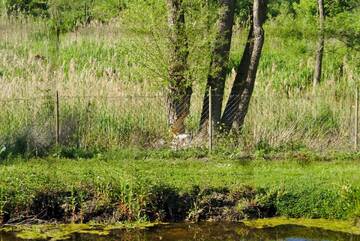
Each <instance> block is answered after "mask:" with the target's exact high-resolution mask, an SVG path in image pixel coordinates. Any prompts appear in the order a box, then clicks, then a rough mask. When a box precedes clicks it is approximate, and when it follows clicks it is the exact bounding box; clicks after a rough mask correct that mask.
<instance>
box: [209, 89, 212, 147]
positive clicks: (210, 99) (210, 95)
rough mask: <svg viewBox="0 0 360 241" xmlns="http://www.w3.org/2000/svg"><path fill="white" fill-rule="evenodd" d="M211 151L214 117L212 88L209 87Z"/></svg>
mask: <svg viewBox="0 0 360 241" xmlns="http://www.w3.org/2000/svg"><path fill="white" fill-rule="evenodd" d="M208 131H209V153H211V152H212V149H213V117H212V88H211V86H210V87H209V127H208Z"/></svg>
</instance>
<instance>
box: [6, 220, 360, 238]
mask: <svg viewBox="0 0 360 241" xmlns="http://www.w3.org/2000/svg"><path fill="white" fill-rule="evenodd" d="M68 240H70V241H130V240H131V241H160V240H161V241H191V240H194V241H195V240H197V241H198V240H199V241H216V240H222V241H242V240H247V241H260V240H261V241H270V240H271V241H325V240H326V241H332V240H334V241H335V240H337V241H345V240H346V241H348V240H351V241H360V236H354V235H350V234H343V233H336V232H329V231H324V230H321V229H309V228H304V227H299V226H281V227H277V228H268V229H261V230H257V229H249V228H247V227H245V226H243V225H240V224H234V223H222V224H219V223H203V224H171V225H164V226H158V227H155V228H151V229H146V230H136V231H134V230H128V231H124V230H117V231H113V232H112V233H111V235H110V236H106V237H104V236H102V237H101V236H93V235H84V234H76V235H74V236H72V237H71V238H70V239H68ZM0 241H20V239H17V238H15V236H14V234H0ZM33 241H35V240H33ZM36 241H38V240H36Z"/></svg>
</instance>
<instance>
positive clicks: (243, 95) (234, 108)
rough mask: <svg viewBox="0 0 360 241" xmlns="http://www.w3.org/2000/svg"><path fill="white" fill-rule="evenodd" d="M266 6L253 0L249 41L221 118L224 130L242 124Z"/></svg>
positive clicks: (249, 96) (250, 92)
mask: <svg viewBox="0 0 360 241" xmlns="http://www.w3.org/2000/svg"><path fill="white" fill-rule="evenodd" d="M266 6H267V0H254V5H253V13H252V16H253V20H252V28H251V29H250V32H249V38H250V41H248V43H247V46H246V48H245V51H244V56H243V58H242V61H241V64H240V65H239V67H238V73H237V74H238V75H237V76H236V79H235V82H234V85H233V89H232V92H231V95H230V98H229V101H228V103H227V107H226V110H225V112H224V115H223V118H222V120H223V124H224V126H225V127H224V128H225V130H230V128H231V127H233V128H234V129H235V130H236V131H239V130H240V129H241V128H242V127H243V125H244V121H245V117H246V115H247V112H248V109H249V104H250V99H251V96H252V93H253V90H254V85H255V80H256V74H257V69H258V66H259V62H260V57H261V53H262V49H263V45H264V38H265V36H264V30H263V24H264V22H265V17H266ZM245 76H246V77H245Z"/></svg>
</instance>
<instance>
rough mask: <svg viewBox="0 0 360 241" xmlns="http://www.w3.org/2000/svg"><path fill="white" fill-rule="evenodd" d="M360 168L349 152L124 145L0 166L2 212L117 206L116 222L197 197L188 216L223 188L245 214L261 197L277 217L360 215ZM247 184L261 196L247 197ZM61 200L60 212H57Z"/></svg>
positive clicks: (72, 213)
mask: <svg viewBox="0 0 360 241" xmlns="http://www.w3.org/2000/svg"><path fill="white" fill-rule="evenodd" d="M193 156H195V155H193ZM355 159H356V158H355ZM314 160H315V159H314ZM319 160H321V159H319ZM325 160H326V159H325ZM359 172H360V163H359V162H358V161H357V160H351V158H344V156H338V157H337V158H336V160H332V161H329V160H327V161H312V159H311V158H303V157H302V156H300V157H299V156H297V157H296V156H295V157H293V158H292V160H286V159H285V160H284V159H281V160H280V159H279V160H274V161H269V160H265V159H254V160H250V159H247V158H245V159H244V158H237V157H236V156H235V157H233V158H224V156H221V155H219V156H212V157H206V156H205V155H202V153H201V152H199V153H198V158H194V157H190V155H189V156H187V154H186V153H185V154H182V155H179V156H176V154H173V153H170V152H169V153H165V154H163V155H156V154H145V153H144V152H138V153H134V154H132V153H131V152H126V151H124V152H123V153H122V154H120V155H107V156H105V155H103V156H101V155H99V156H97V157H95V158H93V159H77V160H69V159H58V158H48V159H31V160H27V161H25V160H21V159H19V160H11V161H5V162H3V163H2V164H1V165H0V174H1V175H0V214H2V216H3V217H6V216H9V215H10V216H11V218H13V219H15V220H16V219H17V218H20V219H21V218H24V217H26V216H31V215H40V214H39V213H41V212H43V211H44V210H46V212H47V215H49V216H51V215H53V216H54V217H53V218H55V219H56V218H59V219H60V220H61V221H63V220H64V219H63V218H64V216H68V217H69V219H67V221H69V220H71V221H74V222H82V221H84V222H87V221H91V220H92V219H93V218H94V215H95V214H94V213H105V212H106V210H107V208H113V209H112V211H114V210H115V211H116V210H117V211H118V212H120V213H117V214H118V215H119V216H117V217H116V218H114V216H113V217H112V218H114V219H113V220H110V222H113V221H119V220H121V221H123V220H148V219H159V220H162V219H166V218H165V216H166V215H165V214H164V213H162V212H167V210H166V207H167V205H172V204H173V205H180V204H179V203H181V202H180V201H179V200H182V199H181V197H182V196H184V195H186V194H188V195H189V197H190V198H193V199H192V200H193V202H192V203H190V204H189V205H190V206H189V207H188V209H186V212H187V213H185V214H183V215H185V216H186V215H188V214H189V213H191V212H193V211H194V209H196V206H197V205H196V202H197V201H196V200H195V199H196V198H195V199H194V197H202V198H203V199H205V196H206V195H207V194H206V195H203V194H202V193H209V192H210V193H211V192H215V193H217V192H218V193H223V194H225V195H228V196H236V195H237V193H241V195H242V196H241V200H240V199H239V198H238V199H236V198H235V199H234V200H235V201H236V202H237V204H236V205H237V208H238V209H237V210H238V211H239V213H243V212H245V213H243V214H244V217H248V216H247V213H246V210H247V209H246V208H247V206H249V205H250V203H252V204H254V203H255V206H257V207H259V210H260V211H261V210H262V208H265V207H270V206H271V207H272V208H273V209H275V213H274V214H272V215H275V216H286V217H295V218H300V217H304V218H327V219H356V218H357V216H358V215H359V212H360V176H359V175H358V174H359ZM244 189H246V190H247V189H249V190H250V191H249V192H251V193H252V192H254V195H252V196H251V195H250V197H247V196H246V195H245V193H246V191H243V190H244ZM195 190H197V191H195ZM220 190H226V191H220ZM194 192H196V195H194V194H193V193H194ZM239 195H240V194H239ZM203 199H202V200H203ZM184 200H185V199H184ZM210 202H211V201H210ZM199 203H201V202H199ZM244 203H245V204H244ZM216 205H217V204H216ZM59 207H61V209H62V213H60V214H59V213H56V211H55V209H56V208H59ZM53 209H54V210H53ZM244 210H245V211H244ZM37 212H38V213H37ZM52 212H53V213H52ZM184 212H185V211H184ZM155 214H156V215H155ZM162 214H164V215H165V216H161V215H162ZM57 215H58V216H57ZM154 215H155V216H154ZM0 216H1V215H0ZM40 216H41V215H40ZM250 216H251V215H250ZM260 216H261V215H260ZM152 217H155V218H152ZM162 217H163V218H162ZM107 221H109V220H107Z"/></svg>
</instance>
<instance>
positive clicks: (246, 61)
mask: <svg viewBox="0 0 360 241" xmlns="http://www.w3.org/2000/svg"><path fill="white" fill-rule="evenodd" d="M253 39H254V32H253V26H252V25H251V26H250V30H249V34H248V38H247V42H246V46H245V49H244V52H243V55H242V58H241V61H240V65H239V66H238V67H237V70H236V76H235V80H234V83H233V86H232V89H231V93H230V96H229V99H228V101H227V104H226V107H225V110H224V113H223V116H222V119H221V123H222V127H223V130H224V132H229V131H230V129H231V127H232V124H233V123H234V120H235V116H236V113H237V111H238V108H239V104H240V97H241V94H242V93H243V91H244V89H245V83H246V78H247V74H248V71H249V65H250V60H251V54H252V52H253V49H254V41H253Z"/></svg>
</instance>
